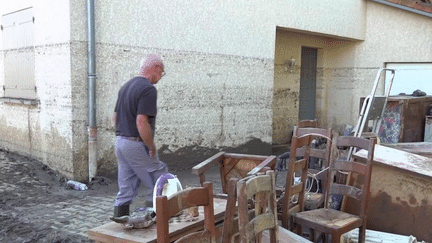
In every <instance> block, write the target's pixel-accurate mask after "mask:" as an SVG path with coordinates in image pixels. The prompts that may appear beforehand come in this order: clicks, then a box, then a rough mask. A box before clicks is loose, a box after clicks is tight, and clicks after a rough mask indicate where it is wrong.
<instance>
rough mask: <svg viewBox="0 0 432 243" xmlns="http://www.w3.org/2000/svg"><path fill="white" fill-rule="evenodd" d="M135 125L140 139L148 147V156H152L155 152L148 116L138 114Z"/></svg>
mask: <svg viewBox="0 0 432 243" xmlns="http://www.w3.org/2000/svg"><path fill="white" fill-rule="evenodd" d="M136 125H137V128H138V132H139V134H140V136H141V139H142V140H143V141H144V142H145V144H146V145H147V147H148V148H149V149H150V151H149V156H150V158H154V157H155V156H156V154H157V151H156V145H155V144H154V142H153V131H152V129H151V126H150V123H149V119H148V116H146V115H138V116H137V119H136Z"/></svg>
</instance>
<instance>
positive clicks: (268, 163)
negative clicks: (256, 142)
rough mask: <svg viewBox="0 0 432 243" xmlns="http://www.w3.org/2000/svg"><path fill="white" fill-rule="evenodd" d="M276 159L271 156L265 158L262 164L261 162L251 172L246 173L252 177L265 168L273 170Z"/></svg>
mask: <svg viewBox="0 0 432 243" xmlns="http://www.w3.org/2000/svg"><path fill="white" fill-rule="evenodd" d="M276 162H277V157H276V156H274V155H272V156H270V157H267V158H266V159H265V160H264V161H263V162H261V163H260V164H259V165H257V166H256V167H255V168H253V169H252V170H251V171H249V172H248V175H254V174H256V173H258V172H260V171H262V170H263V169H264V168H265V167H269V168H270V169H272V170H273V169H274V168H275V166H276Z"/></svg>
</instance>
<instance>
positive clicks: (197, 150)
mask: <svg viewBox="0 0 432 243" xmlns="http://www.w3.org/2000/svg"><path fill="white" fill-rule="evenodd" d="M220 151H225V152H228V153H239V154H253V155H267V156H268V155H271V154H272V145H271V144H270V143H265V142H263V141H262V140H261V139H258V138H253V139H251V140H249V141H248V142H246V143H245V144H242V145H239V146H237V147H220V148H218V149H215V148H208V147H203V146H199V145H194V146H187V147H183V148H179V149H177V150H176V151H174V152H172V151H171V150H169V149H168V145H164V146H162V147H161V148H160V149H159V151H158V152H159V158H160V160H161V161H163V162H165V163H166V164H167V165H168V168H169V170H170V171H173V172H175V171H182V170H190V169H192V167H193V166H195V165H197V164H199V163H200V162H202V161H204V160H206V159H208V158H210V157H211V156H213V155H215V154H216V153H218V152H220Z"/></svg>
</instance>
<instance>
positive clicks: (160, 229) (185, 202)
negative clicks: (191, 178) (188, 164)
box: [156, 182, 216, 243]
mask: <svg viewBox="0 0 432 243" xmlns="http://www.w3.org/2000/svg"><path fill="white" fill-rule="evenodd" d="M156 205H157V206H156V217H157V218H156V229H157V242H158V243H169V242H170V239H169V223H168V221H169V219H170V218H171V217H173V216H174V215H176V214H177V213H178V212H180V211H181V210H183V209H186V208H190V207H195V206H204V227H205V230H207V231H208V232H209V233H210V235H211V237H212V238H213V239H214V240H215V239H216V228H215V220H214V208H213V185H212V184H211V183H210V182H205V183H204V185H203V187H195V188H187V189H185V190H182V191H180V192H177V193H175V194H173V195H171V196H170V197H169V198H168V197H166V196H158V197H157V198H156Z"/></svg>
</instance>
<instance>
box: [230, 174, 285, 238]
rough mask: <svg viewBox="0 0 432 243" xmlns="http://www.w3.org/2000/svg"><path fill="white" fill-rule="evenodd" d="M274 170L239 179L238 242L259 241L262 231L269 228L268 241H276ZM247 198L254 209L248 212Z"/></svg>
mask: <svg viewBox="0 0 432 243" xmlns="http://www.w3.org/2000/svg"><path fill="white" fill-rule="evenodd" d="M275 189H276V188H275V176H274V171H267V172H266V174H265V175H264V174H263V175H256V176H251V177H248V178H244V179H241V180H239V182H238V183H237V196H238V214H239V216H238V217H239V232H240V242H242V243H246V242H261V237H262V232H263V231H264V230H269V234H270V237H269V238H270V242H278V236H279V233H278V231H279V226H278V220H277V212H276V210H277V207H276V190H275ZM249 200H253V201H254V206H255V209H254V210H253V211H251V212H249V207H248V205H249V203H248V202H249Z"/></svg>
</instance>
